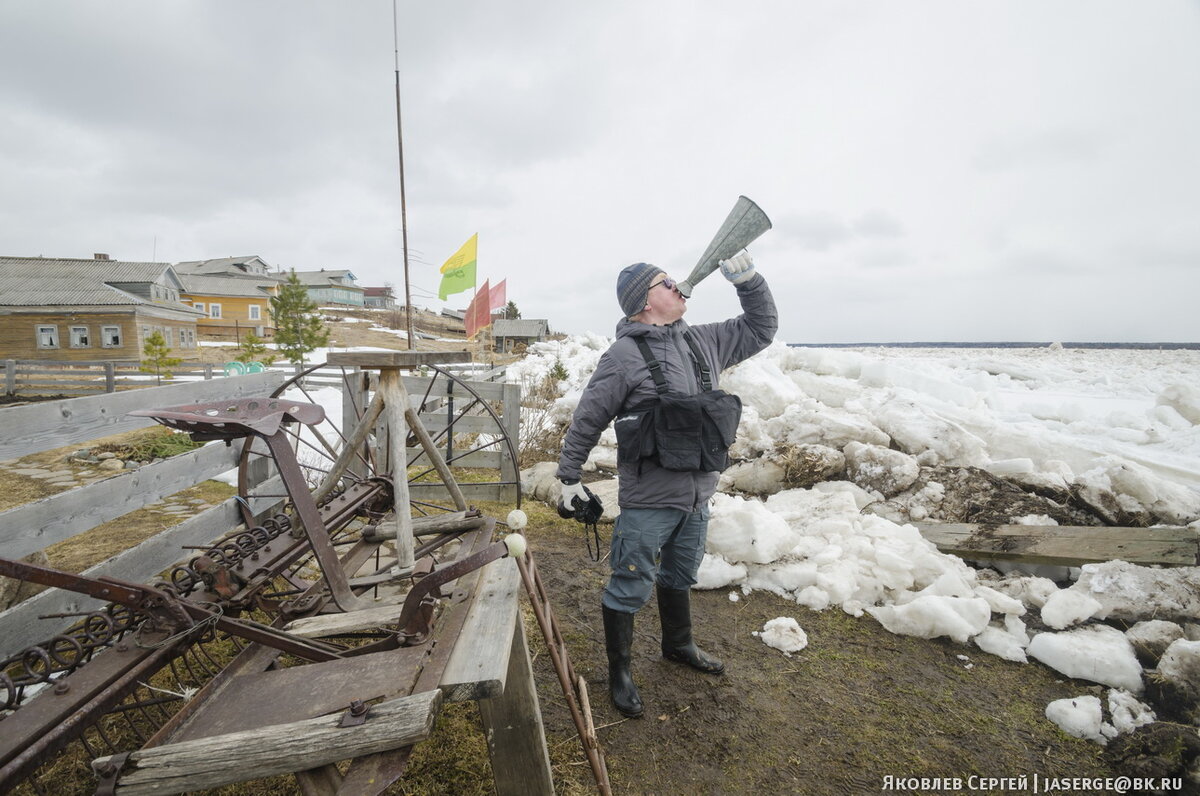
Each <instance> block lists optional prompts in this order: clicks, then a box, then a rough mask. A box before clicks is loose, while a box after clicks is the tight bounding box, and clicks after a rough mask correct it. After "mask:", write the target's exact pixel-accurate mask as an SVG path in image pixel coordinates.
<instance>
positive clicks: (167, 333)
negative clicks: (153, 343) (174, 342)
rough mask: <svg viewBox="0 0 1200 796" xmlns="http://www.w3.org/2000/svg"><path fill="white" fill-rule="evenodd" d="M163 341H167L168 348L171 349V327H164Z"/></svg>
mask: <svg viewBox="0 0 1200 796" xmlns="http://www.w3.org/2000/svg"><path fill="white" fill-rule="evenodd" d="M163 339H164V340H166V341H167V348H170V347H171V327H170V326H164V327H163Z"/></svg>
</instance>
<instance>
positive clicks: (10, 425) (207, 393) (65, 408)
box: [0, 372, 283, 461]
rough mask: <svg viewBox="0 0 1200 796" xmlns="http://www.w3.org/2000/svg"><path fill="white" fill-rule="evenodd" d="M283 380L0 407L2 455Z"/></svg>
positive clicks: (270, 377) (263, 378)
mask: <svg viewBox="0 0 1200 796" xmlns="http://www.w3.org/2000/svg"><path fill="white" fill-rule="evenodd" d="M282 383H283V376H282V374H280V373H277V372H263V373H254V374H251V375H248V376H236V377H232V378H225V379H213V380H211V381H193V382H183V383H180V384H172V385H169V386H166V387H147V388H145V389H141V390H135V391H132V392H115V393H106V394H104V395H91V396H87V397H85V398H69V399H64V400H62V401H47V402H44V403H38V404H30V405H28V406H13V407H9V408H7V409H5V410H4V412H3V413H0V461H4V460H8V459H17V458H20V457H21V456H26V455H28V454H30V453H40V452H41V451H45V450H51V449H53V448H59V447H62V446H64V445H72V444H75V443H79V442H87V441H89V440H93V439H97V438H99V437H107V436H109V435H111V434H119V433H121V432H123V431H130V430H132V429H135V428H145V427H146V426H152V425H154V421H153V420H151V419H149V418H146V417H127V416H126V413H128V412H131V411H133V410H134V409H143V408H145V407H147V406H175V405H179V404H190V403H204V402H206V401H216V400H221V399H224V398H241V397H245V396H255V395H267V394H269V393H270V392H271V391H272V390H274V389H275V388H276V387H278V386H279V385H280V384H282Z"/></svg>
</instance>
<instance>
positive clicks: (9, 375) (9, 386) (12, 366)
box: [4, 359, 17, 395]
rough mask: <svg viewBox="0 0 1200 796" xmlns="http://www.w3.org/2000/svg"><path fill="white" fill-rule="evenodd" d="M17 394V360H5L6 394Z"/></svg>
mask: <svg viewBox="0 0 1200 796" xmlns="http://www.w3.org/2000/svg"><path fill="white" fill-rule="evenodd" d="M16 392H17V360H15V359H6V360H4V394H5V395H15V394H16Z"/></svg>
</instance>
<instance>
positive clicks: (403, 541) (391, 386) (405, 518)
mask: <svg viewBox="0 0 1200 796" xmlns="http://www.w3.org/2000/svg"><path fill="white" fill-rule="evenodd" d="M378 397H379V398H381V399H382V400H383V405H384V406H383V419H384V421H385V422H386V423H387V467H386V470H387V472H392V473H401V474H403V473H404V468H405V463H406V462H407V461H408V458H407V451H405V449H404V442H405V440H406V439H408V419H407V418H406V416H405V415H406V413H407V411H408V408H409V406H408V393H407V392H406V391H405V389H404V383H403V382H402V381H401V380H400V372H399V371H398V370H396V369H395V368H385V369H384V370H383V372H382V373H380V374H379V395H378ZM392 484H393V486H392V489H393V499H394V500H395V505H397V506H407V505H408V479H407V478H405V477H403V475H401V476H400V477H398V478H395V479H393V482H392ZM460 508H461V507H460ZM392 516H394V517H395V520H396V568H395V570H394V572H395V574H396V575H397V576H400V575H407V574H409V573H411V572H412V571H413V567H414V566H415V565H416V559H415V558H414V557H413V551H414V544H413V529H412V515H411V514H410V513H409V512H408V511H400V512H395V513H393V515H392Z"/></svg>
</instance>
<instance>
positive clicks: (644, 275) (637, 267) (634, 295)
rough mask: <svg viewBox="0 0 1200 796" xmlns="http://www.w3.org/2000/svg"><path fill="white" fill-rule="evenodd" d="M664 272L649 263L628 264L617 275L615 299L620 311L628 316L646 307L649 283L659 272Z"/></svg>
mask: <svg viewBox="0 0 1200 796" xmlns="http://www.w3.org/2000/svg"><path fill="white" fill-rule="evenodd" d="M661 273H665V272H664V271H663V269H661V268H659V267H658V266H657V265H650V263H634V264H633V265H631V266H628V267H627V268H625V269H624V270H623V271H621V275H620V276H618V277H617V301H618V302H619V303H620V304H621V311H622V312H624V313H625V317H626V318H628V317H630V316H633V315H637V314H638V313H639V312H641V311H642V310H644V309H645V308H646V294H647V293H649V292H650V283H651V282H653V281H654V278H655V277H657V276H658V275H659V274H661Z"/></svg>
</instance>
